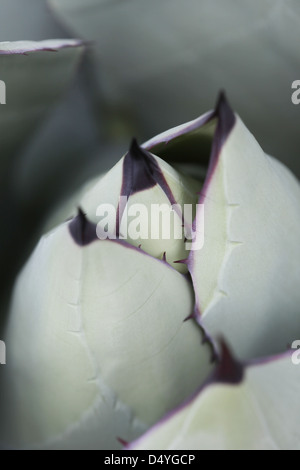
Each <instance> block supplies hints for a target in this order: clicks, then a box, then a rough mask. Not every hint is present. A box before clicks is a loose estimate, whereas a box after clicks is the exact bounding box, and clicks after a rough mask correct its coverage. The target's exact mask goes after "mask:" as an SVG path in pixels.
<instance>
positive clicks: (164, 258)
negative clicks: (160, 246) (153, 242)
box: [162, 252, 167, 263]
mask: <svg viewBox="0 0 300 470" xmlns="http://www.w3.org/2000/svg"><path fill="white" fill-rule="evenodd" d="M162 261H164V262H165V263H166V262H167V253H166V252H164V253H163V256H162Z"/></svg>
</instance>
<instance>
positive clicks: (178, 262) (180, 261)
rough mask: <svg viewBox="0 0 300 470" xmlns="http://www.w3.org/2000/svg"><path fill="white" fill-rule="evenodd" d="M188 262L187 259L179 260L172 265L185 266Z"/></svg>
mask: <svg viewBox="0 0 300 470" xmlns="http://www.w3.org/2000/svg"><path fill="white" fill-rule="evenodd" d="M188 262H189V260H188V258H186V259H179V260H178V261H174V263H176V264H186V265H187V264H188Z"/></svg>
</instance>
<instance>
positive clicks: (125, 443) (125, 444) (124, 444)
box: [117, 437, 129, 447]
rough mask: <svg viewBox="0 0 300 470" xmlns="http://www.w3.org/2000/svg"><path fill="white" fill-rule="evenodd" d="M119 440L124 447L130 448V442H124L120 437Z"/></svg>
mask: <svg viewBox="0 0 300 470" xmlns="http://www.w3.org/2000/svg"><path fill="white" fill-rule="evenodd" d="M117 440H118V441H119V442H120V444H122V446H123V447H126V446H128V444H129V442H127V441H124V439H121V438H120V437H118V438H117Z"/></svg>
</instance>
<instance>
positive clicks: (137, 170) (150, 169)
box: [121, 139, 160, 197]
mask: <svg viewBox="0 0 300 470" xmlns="http://www.w3.org/2000/svg"><path fill="white" fill-rule="evenodd" d="M159 172H160V169H159V166H158V164H157V163H156V160H155V159H154V158H153V157H152V155H151V154H150V153H149V152H147V151H146V150H143V149H142V148H141V147H140V146H139V145H138V143H137V141H136V139H133V140H132V142H131V145H130V149H129V151H128V153H127V154H126V156H125V158H124V166H123V186H122V194H121V195H122V196H127V197H129V196H131V195H132V194H135V193H137V192H139V191H144V190H146V189H150V188H153V186H155V185H156V183H157V178H156V175H157V174H158V173H159Z"/></svg>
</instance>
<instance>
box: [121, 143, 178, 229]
mask: <svg viewBox="0 0 300 470" xmlns="http://www.w3.org/2000/svg"><path fill="white" fill-rule="evenodd" d="M156 185H159V186H160V187H161V189H162V190H163V191H164V193H165V194H166V196H167V198H168V199H169V201H170V204H171V205H173V204H176V200H175V198H174V196H173V194H172V191H171V189H170V187H169V185H168V183H167V181H166V179H165V177H164V175H163V173H162V171H161V169H160V167H159V165H158V163H157V161H156V159H155V158H154V157H153V155H151V153H149V152H147V150H144V149H142V148H141V147H140V146H139V144H138V143H137V140H136V139H133V140H132V142H131V145H130V149H129V151H128V152H127V154H126V155H125V157H124V162H123V181H122V188H121V196H123V197H126V198H127V199H129V197H130V196H132V195H134V194H136V193H138V192H140V191H145V190H147V189H151V188H153V187H154V186H156ZM124 210H125V207H120V205H119V207H118V212H117V221H116V227H117V235H118V236H119V221H120V219H121V218H122V215H123V212H124Z"/></svg>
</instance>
